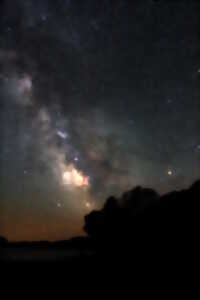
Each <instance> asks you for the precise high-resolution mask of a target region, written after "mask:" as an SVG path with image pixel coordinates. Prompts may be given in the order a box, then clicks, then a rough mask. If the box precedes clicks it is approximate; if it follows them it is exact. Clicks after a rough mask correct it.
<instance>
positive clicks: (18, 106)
mask: <svg viewBox="0 0 200 300" xmlns="http://www.w3.org/2000/svg"><path fill="white" fill-rule="evenodd" d="M199 17H200V5H199V3H198V2H197V1H181V2H180V1H173V2H172V1H148V0H147V1H144V0H142V1H141V0H140V1H128V0H121V1H120V0H116V1H112V0H101V1H100V0H97V1H92V0H86V1H83V2H81V1H78V0H73V1H70V0H68V1H64V0H58V1H51V0H41V1H39V0H37V1H33V0H26V1H25V0H16V1H11V0H7V1H1V2H0V220H1V221H0V235H4V236H6V237H8V238H9V239H11V240H23V239H24V240H27V239H28V240H38V239H50V240H55V239H64V238H68V237H71V236H74V235H76V234H80V233H81V232H82V224H83V216H84V215H85V214H87V213H88V212H89V211H90V210H92V209H96V208H99V207H101V206H102V205H103V203H104V201H105V199H106V197H108V196H110V195H112V194H114V195H120V194H121V193H123V192H124V191H125V190H127V189H130V188H132V187H134V186H136V185H144V186H150V187H153V188H155V189H156V190H157V191H158V192H160V193H164V192H168V191H171V190H173V189H181V188H184V187H187V186H188V185H189V184H191V183H192V182H193V181H194V180H196V179H197V178H199V177H200V165H199V164H200V136H199V131H200V89H199V80H200V74H199V73H200V52H199V50H200V49H199V47H200V40H199V38H200V36H199Z"/></svg>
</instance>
